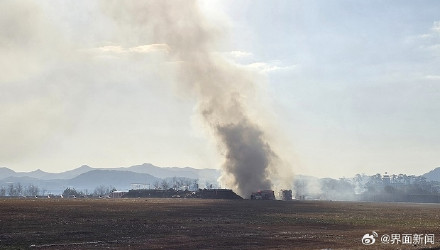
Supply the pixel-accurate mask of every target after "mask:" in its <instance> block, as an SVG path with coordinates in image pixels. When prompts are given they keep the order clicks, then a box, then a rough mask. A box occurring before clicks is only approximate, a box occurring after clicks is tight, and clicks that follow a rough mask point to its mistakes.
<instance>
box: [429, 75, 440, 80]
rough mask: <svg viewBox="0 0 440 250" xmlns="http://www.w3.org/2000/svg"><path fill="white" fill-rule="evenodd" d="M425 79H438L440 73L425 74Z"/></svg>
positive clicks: (439, 78)
mask: <svg viewBox="0 0 440 250" xmlns="http://www.w3.org/2000/svg"><path fill="white" fill-rule="evenodd" d="M425 79H428V80H440V75H426V76H425Z"/></svg>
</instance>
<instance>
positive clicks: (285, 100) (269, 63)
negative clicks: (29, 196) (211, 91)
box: [0, 0, 440, 177]
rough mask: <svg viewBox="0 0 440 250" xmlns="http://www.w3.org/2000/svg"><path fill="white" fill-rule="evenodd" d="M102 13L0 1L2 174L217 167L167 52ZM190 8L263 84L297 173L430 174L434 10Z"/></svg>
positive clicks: (425, 5) (435, 154) (431, 4)
mask: <svg viewBox="0 0 440 250" xmlns="http://www.w3.org/2000/svg"><path fill="white" fill-rule="evenodd" d="M121 4H122V3H121ZM103 5H105V1H104V2H97V1H59V2H53V1H52V2H48V1H47V2H45V1H38V2H35V1H9V0H5V1H1V2H0V31H1V32H0V66H1V67H2V73H1V74H0V166H4V167H9V168H12V169H14V170H16V171H29V170H35V169H37V168H40V169H42V170H45V171H50V172H60V171H64V170H69V169H72V168H75V167H79V166H80V165H82V164H87V165H90V166H93V167H120V166H131V165H135V164H141V163H144V162H150V163H153V164H155V165H159V166H192V167H196V168H204V167H209V168H218V167H219V166H220V165H221V164H222V158H221V156H220V155H219V153H218V151H217V145H216V142H215V141H213V139H212V138H211V137H210V134H209V132H207V131H206V129H205V128H204V125H203V123H202V122H201V121H200V119H199V116H198V115H196V114H195V113H196V112H195V107H196V105H197V101H196V100H193V99H191V98H188V96H186V95H182V94H181V93H180V90H179V87H178V86H177V84H176V81H178V79H177V78H176V77H175V74H174V66H173V64H174V63H175V62H173V61H170V60H169V59H168V58H167V51H168V50H169V49H170V48H168V47H167V45H166V44H153V43H154V42H153V41H152V40H150V39H149V37H148V34H144V33H142V31H141V30H140V29H139V27H131V28H130V29H127V28H124V29H121V28H119V27H118V26H117V25H116V24H115V23H114V21H112V20H111V18H110V17H109V16H108V15H107V14H106V12H105V11H103V9H104V10H105V7H104V8H103ZM200 5H201V11H202V12H203V13H204V14H206V22H207V23H208V24H209V25H211V26H212V27H213V29H218V30H219V39H220V42H219V44H218V46H217V50H216V51H212V53H218V54H219V55H221V56H223V57H225V58H226V59H227V60H228V61H229V62H230V63H231V64H233V65H236V66H237V67H242V68H244V69H246V70H249V71H251V72H254V74H255V77H256V78H259V79H261V80H259V81H258V82H257V83H256V84H261V85H263V86H262V87H261V89H263V90H264V93H260V95H261V96H262V97H261V98H262V100H261V102H262V104H263V105H262V106H264V107H265V110H266V111H265V112H269V113H270V114H271V116H272V117H275V119H274V120H273V122H274V123H276V126H274V129H276V130H278V131H277V132H276V133H277V134H278V135H281V137H282V138H283V139H284V142H283V143H284V145H286V147H285V150H284V151H283V152H282V154H284V155H285V156H284V155H283V156H282V157H283V158H287V159H289V161H290V164H291V165H292V168H293V169H294V172H295V173H296V174H308V175H315V176H321V177H323V176H330V177H342V176H352V175H354V174H356V173H366V174H375V173H383V172H385V171H388V172H391V173H408V174H423V173H425V172H427V171H429V170H431V169H433V168H435V167H438V166H439V165H440V154H439V152H440V129H439V128H440V15H439V13H440V2H439V1H327V0H323V1H278V0H274V1H223V0H222V1H220V0H219V1H202V2H200ZM255 112H257V113H258V109H256V111H255ZM265 117H266V116H264V117H262V118H261V119H264V118H265ZM286 154H288V155H286Z"/></svg>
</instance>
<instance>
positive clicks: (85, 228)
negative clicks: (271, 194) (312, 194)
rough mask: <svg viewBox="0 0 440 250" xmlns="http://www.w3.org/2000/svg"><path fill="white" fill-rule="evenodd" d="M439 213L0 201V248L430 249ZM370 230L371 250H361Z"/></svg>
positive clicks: (411, 208) (320, 205) (324, 206)
mask: <svg viewBox="0 0 440 250" xmlns="http://www.w3.org/2000/svg"><path fill="white" fill-rule="evenodd" d="M439 211H440V205H439V204H409V203H394V204H393V203H360V202H331V201H301V202H300V201H292V202H283V201H251V200H201V199H145V198H143V199H142V198H140V199H102V200H92V199H2V200H0V248H2V249H28V248H31V249H104V248H107V249H118V248H119V249H127V248H132V249H136V248H140V249H150V248H164V249H182V248H183V249H211V248H227V249H231V248H232V249H258V248H259V249H292V248H297V249H324V248H332V249H335V248H336V249H337V248H355V249H356V248H357V249H378V248H389V249H396V248H409V249H414V248H433V247H439V246H440V243H439V240H440V220H439V214H440V213H439ZM372 231H376V232H377V234H378V238H376V242H375V244H373V245H371V246H364V245H363V244H362V242H361V239H362V237H363V236H364V234H367V233H369V234H371V233H372ZM384 234H389V235H391V234H399V235H401V236H403V234H411V237H412V235H414V234H424V235H425V234H434V236H435V243H434V244H431V243H428V244H426V242H425V243H423V242H421V243H420V244H413V243H411V244H403V243H402V241H401V242H399V243H397V242H396V244H383V243H381V240H380V238H381V236H382V235H384ZM422 237H423V236H422Z"/></svg>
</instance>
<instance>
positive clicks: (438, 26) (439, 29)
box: [432, 21, 440, 34]
mask: <svg viewBox="0 0 440 250" xmlns="http://www.w3.org/2000/svg"><path fill="white" fill-rule="evenodd" d="M432 30H433V31H434V32H436V33H439V34H440V21H435V22H434V24H433V25H432Z"/></svg>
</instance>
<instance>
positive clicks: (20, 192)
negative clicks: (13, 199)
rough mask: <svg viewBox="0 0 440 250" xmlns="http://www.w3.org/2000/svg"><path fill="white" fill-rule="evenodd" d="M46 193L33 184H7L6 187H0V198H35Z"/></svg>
mask: <svg viewBox="0 0 440 250" xmlns="http://www.w3.org/2000/svg"><path fill="white" fill-rule="evenodd" d="M46 192H47V190H46V189H44V188H39V187H38V186H35V185H33V184H29V185H27V186H23V185H22V184H21V183H17V184H15V185H14V183H9V184H8V185H7V186H6V187H5V186H2V187H0V196H37V195H45V194H46Z"/></svg>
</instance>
